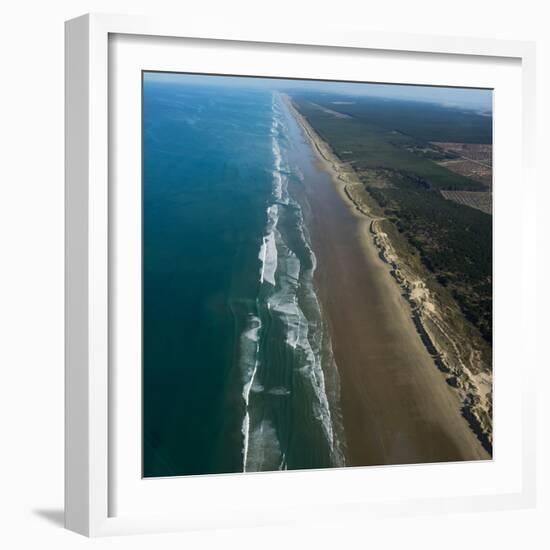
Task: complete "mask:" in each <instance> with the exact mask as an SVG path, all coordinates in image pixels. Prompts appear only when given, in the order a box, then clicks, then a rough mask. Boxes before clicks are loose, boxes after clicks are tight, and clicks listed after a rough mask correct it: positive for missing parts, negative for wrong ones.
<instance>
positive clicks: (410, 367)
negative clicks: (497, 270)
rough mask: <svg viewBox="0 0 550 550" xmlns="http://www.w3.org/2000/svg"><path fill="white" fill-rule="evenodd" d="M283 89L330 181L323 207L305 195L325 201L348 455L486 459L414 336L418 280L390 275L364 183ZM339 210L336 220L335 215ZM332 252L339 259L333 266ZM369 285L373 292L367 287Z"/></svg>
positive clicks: (326, 280)
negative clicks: (407, 282)
mask: <svg viewBox="0 0 550 550" xmlns="http://www.w3.org/2000/svg"><path fill="white" fill-rule="evenodd" d="M281 95H282V98H283V101H284V103H285V105H286V106H287V108H288V109H289V111H290V113H291V115H292V116H293V118H294V119H295V120H296V122H297V124H298V125H299V127H300V128H301V130H302V132H303V134H304V137H305V138H306V140H307V142H308V143H309V145H310V146H311V149H312V151H313V153H314V155H315V156H316V157H317V159H318V161H319V163H320V164H321V166H322V169H323V170H324V172H326V173H327V174H328V175H329V176H330V180H331V183H332V195H333V196H331V192H330V191H329V190H327V189H323V194H324V196H325V198H326V201H325V202H327V203H330V208H327V205H326V204H322V200H323V197H318V196H317V195H318V193H317V191H318V189H316V190H315V191H314V192H311V190H310V193H309V195H308V199H309V200H310V202H312V203H317V209H319V210H321V209H323V210H322V214H319V213H318V215H317V218H316V221H315V223H314V225H316V228H314V229H316V230H314V231H313V233H316V234H317V238H316V239H315V240H316V242H315V247H316V252H317V249H319V251H320V256H321V260H324V262H323V267H324V269H323V273H321V274H320V275H319V277H318V279H317V283H318V285H319V286H320V294H321V300H322V302H323V305H324V310H326V311H327V314H328V322H329V325H330V328H331V336H332V338H333V346H334V349H335V357H336V363H337V365H338V369H339V375H340V380H341V385H342V391H341V399H342V404H341V406H342V410H343V416H344V427H345V432H346V440H347V443H348V445H347V447H348V450H349V456H348V457H347V458H348V461H347V462H349V465H351V466H359V465H375V464H376V465H380V464H402V463H419V462H438V461H457V460H480V459H489V458H490V454H489V452H487V450H486V449H484V448H483V446H482V444H481V443H480V441H479V439H480V438H479V434H476V433H474V432H475V427H474V426H469V425H468V422H467V416H466V414H465V413H464V411H463V399H462V398H461V395H460V394H459V392H457V391H456V390H455V389H453V388H451V387H450V385H449V384H448V382H447V381H446V380H445V378H444V376H443V375H442V374H441V372H440V371H438V370H437V368H434V367H436V365H437V361H436V359H434V353H433V352H434V350H433V347H434V346H433V344H431V345H432V349H430V345H428V344H427V343H426V341H424V338H423V337H422V334H421V331H420V329H419V325H420V328H422V329H424V331H425V328H424V327H423V325H422V320H421V319H419V318H418V316H417V317H416V318H415V315H417V314H418V312H417V311H415V307H416V301H415V300H416V298H417V297H418V295H419V294H422V292H423V291H424V290H425V289H423V288H422V286H421V282H420V284H419V285H418V287H415V288H413V289H409V290H410V292H409V295H407V293H406V292H404V290H406V289H404V288H403V285H402V284H400V281H399V278H398V277H396V262H395V261H394V260H395V253H394V251H393V250H392V248H391V244H390V242H388V239H387V235H386V234H385V233H383V231H382V229H381V228H380V225H381V222H382V221H383V220H384V218H383V217H380V216H377V215H376V214H374V213H373V212H372V211H371V209H370V208H369V205H368V203H367V202H366V201H365V200H364V199H363V198H362V197H361V195H360V193H359V191H360V190H361V189H363V185H362V183H361V182H360V181H359V179H358V178H357V176H356V174H355V172H354V171H353V169H350V168H348V167H347V166H345V165H343V163H342V162H341V161H340V160H339V159H338V158H337V157H335V155H334V154H333V153H332V151H331V149H330V147H329V146H328V144H326V143H325V142H324V141H323V140H322V139H321V138H320V137H319V136H318V135H317V133H316V132H315V130H313V128H311V126H310V125H309V123H308V122H307V120H305V119H304V117H303V116H302V115H301V113H299V111H297V109H296V108H295V107H294V105H293V104H292V100H291V99H290V98H289V97H288V96H287V95H286V94H281ZM335 196H336V197H337V198H338V199H339V200H340V206H338V203H337V201H336V200H335V198H334V197H335ZM314 210H315V209H314ZM336 212H337V214H336ZM337 217H338V218H340V219H341V221H338V220H334V219H333V218H337ZM346 217H347V218H348V219H346ZM344 225H345V227H346V228H345V230H342V229H341V227H340V226H344ZM323 251H325V252H323ZM336 257H339V259H341V265H340V266H336V267H335V264H336V261H337V258H336ZM348 265H349V268H350V269H349V270H346V268H347V267H348ZM346 271H347V272H346ZM349 271H352V272H354V273H355V276H353V277H352V276H351V275H350V273H349ZM357 274H359V275H357ZM331 281H332V283H331ZM334 281H338V282H337V283H336V284H335V283H334ZM368 282H370V283H371V284H370V285H368V284H367V283H368ZM401 282H402V281H401ZM342 283H344V284H342ZM369 286H370V288H369ZM367 288H368V289H369V290H370V291H372V294H373V295H374V296H370V297H368V296H365V295H368V294H369V293H368V292H365V290H364V289H367ZM412 293H414V296H412ZM334 294H337V295H338V296H333V295H334ZM346 305H347V306H348V307H347V308H346ZM343 310H345V311H343ZM427 339H428V341H429V340H430V338H429V335H428V337H427ZM385 408H387V409H388V410H385ZM369 432H370V433H369Z"/></svg>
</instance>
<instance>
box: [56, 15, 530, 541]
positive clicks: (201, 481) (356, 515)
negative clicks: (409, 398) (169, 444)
mask: <svg viewBox="0 0 550 550" xmlns="http://www.w3.org/2000/svg"><path fill="white" fill-rule="evenodd" d="M264 31H265V29H261V28H256V29H250V30H248V31H246V32H241V31H237V30H231V29H227V31H223V32H218V31H215V30H212V29H208V28H202V27H199V26H196V25H193V24H192V23H190V22H185V23H180V22H178V21H173V20H170V19H154V18H145V17H134V16H119V15H85V16H82V17H79V18H77V19H73V20H71V21H68V22H67V23H66V413H65V414H66V451H65V459H66V463H65V469H66V491H65V521H66V527H67V528H68V529H70V530H73V531H76V532H78V533H81V534H84V535H88V536H100V535H111V534H136V533H146V532H157V531H179V530H187V529H200V528H215V527H222V526H234V525H258V524H267V523H275V524H277V523H283V522H289V521H296V518H295V517H294V514H293V513H292V511H289V510H285V509H284V508H283V507H282V506H281V504H279V503H278V501H275V504H272V505H270V506H268V505H265V504H261V503H259V502H258V501H256V502H255V503H254V505H253V507H252V508H250V509H247V508H246V507H244V508H243V510H244V511H246V512H247V514H242V515H241V514H235V515H234V516H233V515H232V514H231V507H230V503H229V502H227V503H222V504H221V505H220V507H218V508H215V507H213V508H212V509H211V510H210V511H208V510H207V508H205V509H201V508H200V507H197V508H196V509H195V510H192V509H191V508H192V507H193V502H192V500H191V499H190V498H189V505H188V507H187V510H186V507H185V505H183V504H182V505H181V510H180V511H178V510H174V513H168V512H165V511H162V512H160V513H158V514H153V513H152V511H151V510H150V509H146V508H145V507H143V508H142V509H139V508H137V509H135V510H134V509H132V510H131V513H118V511H115V513H113V510H115V509H114V508H113V506H112V501H113V497H112V491H113V487H115V482H118V480H117V479H116V476H115V475H114V472H116V471H117V470H116V468H115V467H114V466H113V465H114V463H115V462H116V461H115V460H114V458H113V456H112V455H113V449H114V448H115V443H117V441H115V438H116V437H118V436H117V435H116V434H115V432H117V433H118V431H119V430H113V429H112V421H113V418H112V415H113V410H114V409H115V408H116V399H117V396H118V395H119V394H118V393H116V392H115V391H114V390H113V388H112V380H113V378H112V373H110V365H111V366H112V342H110V340H109V339H110V338H112V337H113V336H112V334H111V333H110V330H109V326H110V322H111V319H110V314H109V312H110V302H111V301H112V300H113V299H114V297H113V295H112V291H111V286H110V280H111V274H110V273H111V272H110V270H111V267H112V266H111V264H112V262H113V260H112V257H111V256H110V248H111V244H112V243H111V241H112V238H113V235H112V226H113V216H114V215H118V213H117V212H118V210H117V211H116V212H115V211H114V206H113V204H112V200H111V195H110V189H109V182H110V181H111V178H112V177H113V171H112V167H110V161H111V163H112V161H113V159H112V158H111V159H110V158H109V155H110V154H111V155H114V154H118V153H114V152H111V153H110V150H109V141H110V139H111V138H112V125H113V124H114V122H113V121H114V113H113V112H110V107H111V106H112V97H111V95H112V90H111V87H112V83H113V82H114V81H115V80H116V75H115V74H113V71H117V70H119V69H120V70H122V67H121V66H119V65H117V63H113V62H112V60H111V59H110V49H109V41H110V37H111V38H112V37H128V38H131V41H133V42H139V41H140V40H145V37H159V38H162V37H170V38H174V39H178V38H180V39H193V40H194V44H195V45H197V44H198V45H199V47H200V44H201V41H204V42H206V41H207V42H208V43H209V44H210V45H214V47H216V48H222V49H223V48H224V47H227V48H229V47H230V46H231V47H234V46H235V47H236V46H238V47H247V45H249V46H250V48H254V47H259V48H262V51H266V48H268V49H274V51H276V49H277V47H279V48H284V49H285V52H286V55H288V53H289V52H290V53H291V54H292V52H296V55H299V54H300V52H303V51H305V50H307V51H320V50H322V51H323V52H336V51H338V52H344V51H353V52H361V51H370V52H373V51H374V52H390V53H391V52H394V53H399V55H401V56H407V55H410V56H414V55H415V54H422V55H428V56H437V57H438V59H439V60H440V61H441V60H443V61H444V60H445V59H449V60H450V59H458V57H461V58H466V59H471V60H482V61H483V62H486V63H495V64H499V63H505V62H513V63H515V64H516V65H517V66H518V67H519V69H518V70H519V73H518V75H519V78H520V83H521V86H520V87H518V91H519V94H520V100H521V104H522V108H521V128H522V130H521V136H520V137H519V138H518V139H519V140H520V142H521V146H520V150H521V155H520V157H521V158H518V159H517V160H515V159H514V162H516V163H517V164H516V165H515V166H516V167H519V169H520V170H521V175H520V177H521V181H522V185H521V191H520V192H519V195H518V193H517V192H516V196H519V197H520V199H521V202H520V203H519V204H521V205H522V207H527V205H528V204H531V203H532V201H534V200H535V198H534V197H535V193H536V184H535V182H534V181H533V178H532V173H533V172H532V170H533V168H532V167H533V159H532V157H531V155H532V153H531V151H532V150H533V140H534V120H535V112H534V104H535V102H534V93H535V80H534V79H535V76H534V65H535V49H534V45H533V44H532V43H529V42H513V41H499V40H489V39H473V38H464V39H461V38H454V37H433V36H417V35H394V34H386V33H379V32H368V31H365V32H364V33H361V34H360V35H358V34H354V33H349V32H346V31H344V30H340V31H330V30H327V29H322V30H316V29H312V28H309V29H304V30H303V31H300V33H299V34H296V33H295V32H294V31H292V30H285V29H281V30H280V31H277V35H276V36H274V35H272V34H273V31H268V32H264ZM165 46H166V45H165ZM199 49H200V48H199ZM237 49H238V48H237ZM165 51H167V50H165ZM236 55H237V57H238V52H237V54H236ZM133 59H135V56H134V57H133ZM151 59H153V58H151ZM148 63H151V61H148ZM145 68H147V69H153V68H155V67H152V66H150V65H149V66H147V67H145ZM133 70H134V71H135V70H136V67H133ZM252 70H253V71H254V72H253V73H242V74H263V73H262V72H261V71H259V69H256V70H254V69H252ZM266 71H267V72H266V73H265V75H271V76H289V75H288V74H286V75H283V74H281V75H277V74H274V75H273V74H271V73H270V71H269V69H266ZM205 72H209V71H208V70H206V71H205ZM228 72H230V71H228ZM239 74H240V73H239ZM365 79H366V78H365ZM405 81H406V78H405ZM518 108H519V107H518ZM497 116H498V114H497ZM497 125H498V119H497ZM496 132H498V126H497V127H496ZM497 136H498V133H497ZM497 146H498V143H497ZM520 165H521V166H520ZM496 174H497V178H498V177H499V176H498V165H497V169H496ZM518 174H519V171H518ZM511 192H512V190H511V189H509V188H508V189H503V191H502V194H501V196H502V200H501V203H500V204H502V205H503V206H502V209H503V210H502V211H503V212H506V206H505V205H506V194H508V195H510V193H511ZM508 198H511V199H512V201H511V202H512V203H513V197H508ZM516 204H518V202H517V201H516ZM117 208H118V207H117ZM498 208H499V202H498V201H496V206H495V209H496V214H497V217H498ZM520 210H521V209H520ZM529 211H530V212H533V211H534V209H533V210H529ZM518 219H519V222H518V225H519V228H520V229H519V236H518V239H519V240H518V243H519V245H520V247H521V258H522V259H521V265H522V266H527V265H529V262H530V261H531V260H532V259H533V258H534V256H535V254H536V251H535V250H534V248H533V247H532V245H530V244H529V243H528V240H527V239H526V238H525V235H528V233H529V231H534V227H535V220H534V216H533V215H531V216H529V217H527V216H523V217H519V218H518ZM520 267H521V266H520ZM497 273H498V271H497ZM516 273H517V279H518V280H516V281H513V280H512V281H508V284H512V283H514V282H515V283H516V284H517V285H518V293H519V298H518V308H520V309H521V311H519V310H518V314H519V315H520V316H521V322H520V324H519V325H518V332H519V334H520V335H521V336H522V338H518V340H520V339H521V340H523V343H521V344H520V343H518V344H517V345H516V348H514V350H512V351H515V352H517V354H516V355H512V356H510V357H509V358H508V361H512V357H521V358H522V359H523V362H522V364H521V365H520V368H521V378H520V380H521V384H520V388H521V389H520V394H521V399H519V402H520V404H521V408H520V410H521V415H520V416H521V418H520V420H519V421H518V422H519V424H520V429H519V430H518V431H517V434H519V436H518V437H517V438H516V439H515V440H514V439H513V438H512V437H511V438H510V441H512V442H514V441H515V444H516V445H517V456H516V459H515V460H514V461H513V464H512V463H510V464H509V465H508V464H507V462H506V460H505V457H504V458H500V459H499V457H498V455H496V458H495V461H494V462H495V463H496V464H497V466H499V464H500V465H503V466H502V469H501V471H500V473H499V474H498V475H499V476H501V477H502V476H506V475H507V474H508V477H509V479H514V483H513V484H510V485H508V486H504V485H502V486H501V488H500V489H498V490H496V489H495V490H493V491H487V492H486V493H483V489H482V490H481V493H480V494H473V493H472V494H470V493H468V492H467V491H468V489H467V488H466V489H465V491H466V493H465V494H464V491H463V493H462V494H458V493H456V492H455V493H453V494H449V495H441V494H439V495H438V496H429V495H425V494H423V495H421V494H420V493H418V494H417V493H414V490H413V492H412V493H410V494H416V495H417V496H416V497H412V498H410V496H407V495H406V494H403V495H400V496H399V498H397V497H396V498H392V499H389V500H385V499H383V498H377V499H375V500H372V499H370V500H369V499H366V498H365V499H362V498H361V496H360V495H359V496H357V495H354V496H353V497H352V496H351V495H350V498H349V499H348V498H346V497H345V494H343V493H338V492H334V491H333V492H332V493H329V497H328V500H329V501H330V502H328V503H327V502H323V503H319V505H316V503H315V502H314V501H313V500H312V499H310V500H309V501H304V502H303V503H302V504H303V506H305V507H306V510H305V511H304V510H303V515H302V516H301V517H300V520H301V521H303V520H304V518H306V519H308V520H311V521H313V520H319V519H323V520H324V519H326V518H328V517H332V518H336V519H345V518H348V519H360V518H361V517H364V516H365V515H367V514H368V515H373V516H374V515H376V516H378V515H403V514H411V513H419V512H422V513H441V512H442V511H460V510H469V511H472V510H480V511H481V510H488V509H504V508H508V509H509V508H519V507H527V506H532V505H533V504H534V499H535V466H534V465H535V435H534V434H535V432H534V427H533V426H534V422H533V419H534V416H535V382H534V372H535V367H534V366H535V360H534V359H533V353H534V352H533V351H532V350H533V349H534V348H533V346H531V347H530V346H529V343H530V342H532V339H533V336H530V334H531V333H532V332H534V331H530V327H529V324H528V321H527V320H528V319H529V318H535V316H534V315H532V314H531V308H534V305H533V302H532V300H533V297H534V294H533V293H534V289H533V288H532V287H528V285H527V284H526V280H525V277H526V274H527V273H526V270H525V269H523V271H522V270H521V269H520V268H518V270H517V272H516ZM497 276H498V275H497ZM520 279H521V280H520ZM497 313H498V312H497ZM511 326H512V325H511ZM511 345H512V344H511ZM519 346H521V349H520V347H519ZM520 351H521V355H520ZM496 357H497V359H496V361H503V362H504V361H506V360H507V359H506V357H503V355H501V356H500V357H501V359H499V358H498V357H499V356H498V353H497V354H496ZM518 368H519V367H518ZM497 387H498V385H497ZM497 391H498V390H497ZM496 399H497V400H498V393H497V395H496ZM509 409H510V406H509V405H508V404H507V403H504V405H503V408H502V409H501V410H507V413H508V414H509V415H512V414H516V416H517V411H512V410H509ZM502 417H503V418H504V415H503V416H502ZM496 421H497V422H498V417H497V419H496ZM501 433H504V432H501ZM117 444H118V443H117ZM499 460H500V463H499V462H498V461H499ZM393 468H394V470H393V471H394V472H396V473H395V476H397V477H398V478H399V479H400V481H399V483H404V482H406V477H407V476H408V475H409V473H408V472H409V471H408V470H407V469H406V468H395V467H393ZM426 468H432V469H433V472H434V474H433V475H434V476H435V477H434V478H433V480H432V482H431V483H434V484H435V483H437V479H438V478H437V475H439V476H443V475H446V472H445V470H442V469H441V467H439V466H438V467H437V468H439V470H438V471H439V474H437V473H436V466H426ZM495 468H496V467H495ZM375 470H376V469H375ZM375 470H373V469H372V468H371V469H370V471H371V472H373V471H375ZM383 470H386V471H387V469H384V468H380V469H377V471H378V472H379V473H376V472H375V473H374V474H369V475H371V481H372V482H374V481H375V480H374V478H373V477H372V476H379V477H380V476H382V475H386V474H384V473H383V472H382V471H383ZM512 470H513V471H512ZM423 472H424V473H423V474H422V475H426V476H427V478H426V479H428V478H430V476H432V473H431V471H430V470H428V469H425V470H424V471H423ZM326 474H327V472H316V473H311V472H304V473H292V474H291V475H292V480H291V481H289V482H284V481H282V479H281V478H278V480H277V483H278V484H279V485H286V486H288V487H285V490H290V491H291V490H295V491H296V492H297V493H298V491H299V489H296V488H295V489H293V487H298V485H300V484H304V485H303V486H304V487H305V486H307V483H308V480H309V482H310V484H311V480H317V479H318V478H316V477H313V476H319V475H326ZM356 474H361V473H360V472H356V473H355V474H349V475H348V474H346V475H347V477H346V478H344V477H340V478H339V479H338V484H340V485H343V486H344V487H345V486H346V484H350V485H349V486H350V487H351V486H352V485H351V484H356V483H357V476H356ZM340 475H341V474H340ZM352 476H356V477H355V478H353V477H352ZM245 478H246V479H245ZM287 479H290V478H288V477H287ZM365 479H366V478H365ZM420 479H421V478H419V481H420ZM228 480H229V481H228ZM421 480H422V483H423V484H425V483H426V481H425V479H424V478H422V479H421ZM168 483H170V480H168V481H166V482H165V485H167V484H168ZM192 483H193V487H192V488H190V487H191V486H188V487H189V491H197V492H201V491H213V490H214V489H213V486H214V485H216V484H217V485H218V486H220V487H224V489H223V490H224V491H234V490H235V489H238V487H239V485H242V484H246V487H247V490H254V491H258V490H259V489H261V490H262V491H272V490H273V487H274V485H273V482H272V480H270V477H269V475H266V476H263V475H262V476H244V477H242V476H219V477H215V476H206V477H203V478H195V479H194V480H193V481H192ZM428 483H430V482H429V481H428ZM117 487H118V486H117ZM125 490H126V489H125ZM177 490H179V489H177ZM186 491H187V490H186ZM154 494H155V495H156V496H157V497H158V495H160V493H154ZM186 494H187V492H186ZM189 494H190V493H189ZM133 496H134V495H132V498H133ZM148 498H149V500H150V499H151V495H148ZM182 499H185V495H182ZM127 500H128V499H127ZM170 502H171V501H170ZM321 504H322V505H321ZM205 510H206V511H205Z"/></svg>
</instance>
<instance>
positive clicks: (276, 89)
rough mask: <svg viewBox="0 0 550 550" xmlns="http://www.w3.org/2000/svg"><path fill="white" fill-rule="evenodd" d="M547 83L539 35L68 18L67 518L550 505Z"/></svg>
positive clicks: (332, 514) (136, 522)
mask: <svg viewBox="0 0 550 550" xmlns="http://www.w3.org/2000/svg"><path fill="white" fill-rule="evenodd" d="M533 97H534V46H533V45H532V44H530V43H525V42H506V41H495V40H486V39H471V38H468V39H457V38H450V37H448V38H444V37H428V36H412V35H411V36H402V35H391V34H382V33H371V32H367V31H365V32H364V33H362V34H361V35H356V34H353V33H349V32H345V31H339V32H336V31H335V32H328V31H327V30H326V29H325V30H323V32H315V31H313V30H311V29H310V30H307V31H305V32H303V33H302V34H301V35H300V36H297V35H294V34H293V33H292V32H291V31H284V30H281V31H280V32H278V34H277V36H271V35H270V34H269V33H268V34H266V32H265V29H264V30H262V29H255V30H252V29H251V30H250V32H248V33H233V31H230V30H227V32H218V31H215V30H212V29H206V28H196V27H193V26H188V25H185V24H183V25H180V24H179V23H177V22H173V21H170V20H155V19H149V18H139V17H138V18H136V17H129V16H112V15H86V16H83V17H80V18H77V19H74V20H71V21H69V22H67V24H66V222H67V223H66V254H67V257H66V265H67V280H66V526H67V528H69V529H71V530H74V531H77V532H79V533H82V534H85V535H89V536H96V535H109V534H120V533H140V532H152V531H165V530H186V529H202V528H215V527H223V526H237V525H242V526H246V525H251V526H252V525H259V524H270V523H285V522H293V521H318V520H323V521H326V520H328V519H331V518H333V519H337V520H343V519H361V518H364V517H372V516H375V515H403V514H414V513H441V512H445V511H457V510H470V511H471V510H488V509H493V510H494V509H502V508H517V507H525V506H530V505H532V504H533V502H534V497H535V471H534V461H535V439H534V429H533V422H532V419H533V415H534V370H533V369H534V365H535V363H536V361H535V358H534V352H533V349H534V347H533V346H532V340H533V336H532V333H533V331H532V330H531V327H530V322H531V321H530V320H529V319H531V318H533V317H532V315H531V314H532V311H531V309H532V308H533V307H534V306H533V298H534V292H535V290H534V288H533V287H532V282H531V281H529V279H528V271H527V266H528V265H529V262H530V261H531V260H532V258H533V257H534V256H535V254H536V251H535V250H534V249H533V245H532V244H531V243H530V240H529V235H530V233H531V232H532V231H534V229H533V228H534V224H535V220H534V217H533V215H532V212H534V210H532V209H531V208H530V207H529V204H531V203H532V202H533V201H534V200H535V193H536V189H535V182H534V181H533V178H532V177H531V150H532V140H533V138H534V136H533V120H534V117H535V113H534V107H533V106H534V101H533ZM527 212H529V215H526V213H527Z"/></svg>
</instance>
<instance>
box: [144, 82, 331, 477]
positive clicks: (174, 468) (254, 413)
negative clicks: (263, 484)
mask: <svg viewBox="0 0 550 550" xmlns="http://www.w3.org/2000/svg"><path fill="white" fill-rule="evenodd" d="M143 116H144V122H143V466H144V475H145V476H170V475H190V474H208V473H228V472H242V471H257V470H277V469H296V468H319V467H329V466H333V465H338V464H339V463H340V461H341V456H340V454H339V450H338V445H337V444H336V442H335V435H334V433H333V431H334V430H333V422H332V417H331V407H332V406H333V405H331V404H330V403H329V401H330V399H329V398H328V397H327V395H328V394H330V392H329V391H327V387H326V385H327V384H326V382H325V374H326V371H327V369H334V368H335V367H334V364H333V363H334V361H333V358H332V353H331V348H330V339H329V338H328V331H327V330H326V327H325V323H324V320H323V316H322V311H321V307H320V304H319V302H318V300H317V296H316V293H315V288H314V285H313V273H314V270H315V267H316V260H315V255H314V253H313V251H312V250H311V247H310V244H309V238H308V235H307V227H306V226H305V224H304V220H303V216H302V209H301V207H300V205H299V204H298V202H297V201H296V200H294V198H293V197H292V193H291V189H292V186H293V185H301V184H302V181H301V179H303V178H302V176H301V174H302V173H303V171H301V170H300V166H299V163H296V162H295V161H294V162H291V161H290V160H289V159H290V158H291V155H289V154H288V152H289V151H290V150H291V149H292V148H293V139H296V135H297V134H296V132H297V130H296V128H295V127H291V125H292V124H295V122H293V120H292V119H291V117H290V115H289V114H288V111H286V109H285V106H284V103H283V102H282V101H281V99H280V98H279V97H278V96H277V95H276V94H273V93H272V92H270V91H269V90H267V89H266V90H261V89H260V90H258V89H255V90H251V89H247V87H246V85H243V86H242V87H235V86H231V87H220V86H219V85H216V86H209V85H207V84H206V85H205V84H204V82H203V83H202V84H200V85H197V84H195V83H192V77H182V79H181V81H179V80H178V78H173V79H171V80H160V79H157V78H155V76H154V75H149V76H148V75H146V76H145V78H144V88H143ZM293 136H294V138H293ZM301 146H303V143H302V144H301ZM294 156H296V155H294ZM309 162H311V161H309ZM331 372H332V371H331Z"/></svg>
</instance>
